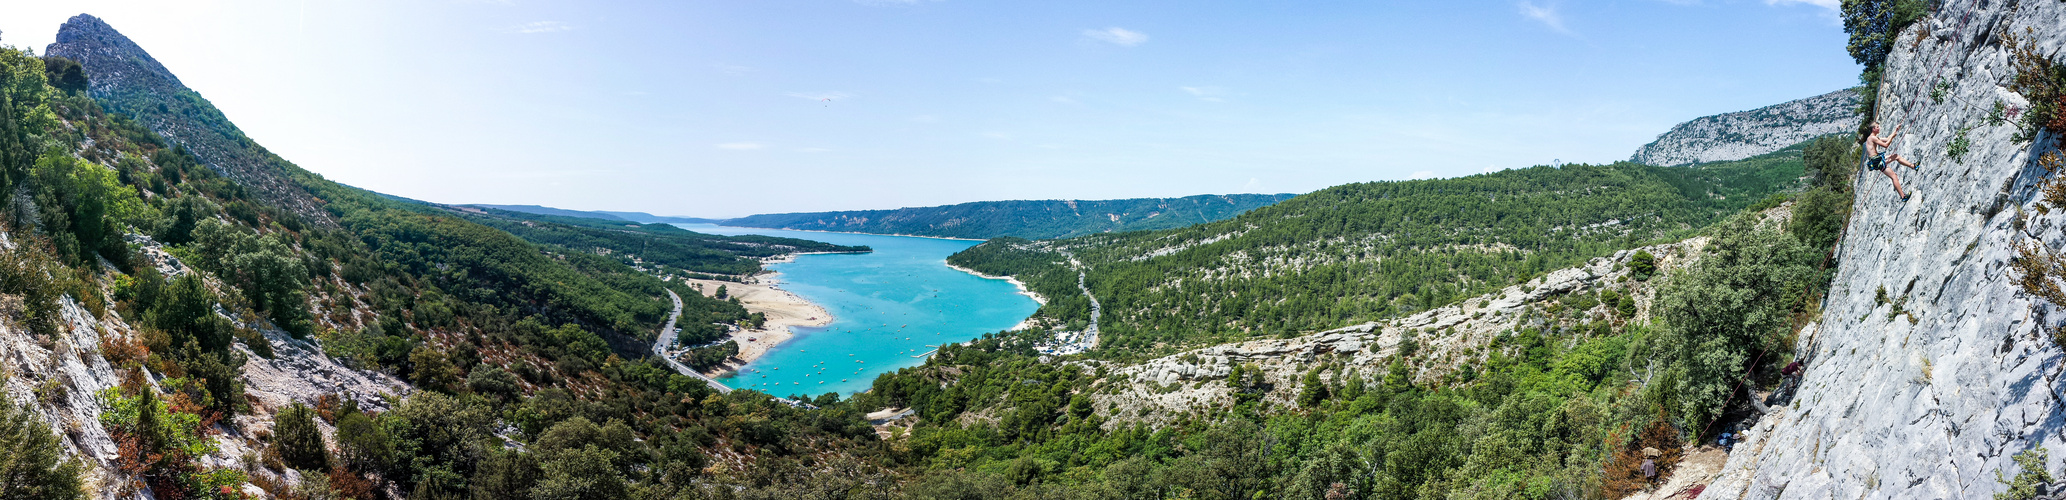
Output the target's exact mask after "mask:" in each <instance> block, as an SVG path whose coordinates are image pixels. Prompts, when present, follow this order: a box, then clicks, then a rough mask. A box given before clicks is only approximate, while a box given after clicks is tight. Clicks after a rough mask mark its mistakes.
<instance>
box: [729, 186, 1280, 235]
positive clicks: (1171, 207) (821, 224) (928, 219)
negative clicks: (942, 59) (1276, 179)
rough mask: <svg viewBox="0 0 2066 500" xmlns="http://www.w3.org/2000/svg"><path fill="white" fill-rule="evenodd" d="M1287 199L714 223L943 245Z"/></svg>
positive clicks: (998, 205) (1092, 228)
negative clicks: (926, 239) (933, 239)
mask: <svg viewBox="0 0 2066 500" xmlns="http://www.w3.org/2000/svg"><path fill="white" fill-rule="evenodd" d="M1290 197H1292V195H1289V194H1228V195H1198V196H1188V197H1183V198H1136V199H1127V200H1013V201H979V202H974V203H962V204H959V205H947V206H939V207H921V208H900V209H896V210H859V211H851V212H814V213H797V214H764V215H752V216H747V217H740V218H737V219H727V220H725V221H723V222H721V223H722V224H724V225H728V226H741V227H765V228H777V229H802V230H810V231H843V232H854V233H876V234H909V235H917V236H939V237H946V238H975V239H988V238H996V237H1003V236H1010V237H1017V238H1031V239H1041V238H1067V237H1072V236H1082V235H1086V234H1097V233H1108V232H1115V231H1145V230H1150V229H1168V228H1175V227H1184V226H1188V225H1192V224H1197V223H1201V222H1211V221H1216V220H1221V219H1226V218H1228V217H1233V216H1235V215H1240V214H1241V213H1242V212H1247V211H1249V210H1253V209H1255V208H1257V207H1264V206H1269V205H1270V204H1272V203H1276V202H1279V201H1283V200H1285V199H1287V198H1290Z"/></svg>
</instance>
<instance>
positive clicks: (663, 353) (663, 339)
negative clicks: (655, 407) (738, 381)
mask: <svg viewBox="0 0 2066 500" xmlns="http://www.w3.org/2000/svg"><path fill="white" fill-rule="evenodd" d="M667 298H669V299H673V300H674V312H671V313H668V314H667V326H662V327H660V336H659V337H658V338H656V339H655V340H653V354H654V355H656V356H659V357H660V359H661V360H664V361H666V362H667V366H672V367H674V371H678V372H681V373H682V374H683V375H688V376H691V377H696V378H700V379H703V383H705V384H710V388H711V389H716V390H717V392H718V393H719V394H725V393H730V392H732V388H730V387H725V385H724V384H720V383H717V381H716V380H711V379H710V377H706V376H703V373H702V372H698V371H696V370H692V369H689V366H688V365H684V364H681V362H680V361H675V360H674V357H673V356H668V355H667V346H671V345H674V322H675V321H677V320H680V319H681V296H680V295H675V293H674V290H668V291H667Z"/></svg>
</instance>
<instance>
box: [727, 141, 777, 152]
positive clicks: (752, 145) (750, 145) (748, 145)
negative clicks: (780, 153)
mask: <svg viewBox="0 0 2066 500" xmlns="http://www.w3.org/2000/svg"><path fill="white" fill-rule="evenodd" d="M766 147H768V145H766V144H761V143H758V142H727V143H723V144H718V145H717V149H730V150H733V151H752V150H755V149H762V148H766Z"/></svg>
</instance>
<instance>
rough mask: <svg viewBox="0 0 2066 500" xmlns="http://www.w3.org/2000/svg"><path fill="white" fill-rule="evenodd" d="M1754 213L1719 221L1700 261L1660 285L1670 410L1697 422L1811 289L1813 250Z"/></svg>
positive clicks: (1775, 341) (1771, 342)
mask: <svg viewBox="0 0 2066 500" xmlns="http://www.w3.org/2000/svg"><path fill="white" fill-rule="evenodd" d="M1755 218H1756V216H1755V214H1744V215H1739V216H1737V217H1735V218H1732V219H1730V220H1729V221H1728V222H1724V223H1723V224H1721V225H1719V226H1717V227H1716V228H1715V231H1714V239H1713V240H1712V241H1710V242H1709V243H1708V246H1707V249H1706V252H1705V255H1703V256H1702V257H1701V259H1700V261H1699V262H1698V263H1696V264H1695V265H1694V266H1693V268H1692V269H1689V270H1686V271H1682V272H1679V273H1677V274H1674V275H1673V276H1672V278H1671V281H1670V282H1669V283H1667V284H1665V286H1664V288H1663V289H1662V290H1660V291H1659V292H1658V301H1657V302H1658V304H1657V310H1658V317H1659V319H1660V320H1662V322H1663V323H1664V324H1665V338H1664V339H1663V341H1664V343H1665V345H1667V346H1669V347H1668V348H1669V349H1671V350H1672V351H1673V357H1672V363H1674V364H1673V365H1672V366H1673V369H1674V370H1675V372H1676V373H1675V374H1676V378H1677V386H1676V387H1675V388H1674V391H1675V392H1676V396H1677V398H1678V401H1679V408H1677V409H1676V410H1677V411H1676V412H1675V413H1677V414H1678V415H1680V416H1681V418H1686V419H1688V420H1686V421H1685V422H1686V423H1688V424H1693V425H1692V426H1695V427H1698V426H1699V425H1698V424H1700V423H1706V422H1707V421H1708V420H1711V419H1713V418H1714V417H1716V416H1717V415H1719V413H1720V411H1721V410H1722V402H1723V401H1724V400H1726V399H1728V398H1729V395H1730V394H1729V392H1730V390H1731V388H1733V387H1735V381H1736V380H1737V379H1738V378H1739V377H1741V376H1742V375H1743V374H1744V370H1745V369H1747V368H1751V367H1750V366H1749V364H1750V363H1751V362H1752V361H1753V359H1752V358H1753V356H1754V355H1755V354H1756V353H1757V352H1761V351H1764V350H1768V349H1770V348H1774V347H1781V346H1780V342H1779V339H1780V337H1779V336H1780V335H1781V334H1784V333H1786V330H1787V328H1788V327H1789V326H1790V325H1791V321H1792V315H1793V312H1794V310H1795V308H1796V307H1798V306H1801V305H1803V304H1804V302H1805V298H1806V297H1807V296H1808V295H1809V294H1812V293H1814V291H1813V290H1812V288H1813V287H1814V286H1815V278H1816V277H1817V273H1815V269H1814V267H1813V266H1814V263H1816V262H1819V261H1820V257H1821V255H1820V254H1819V252H1817V251H1815V250H1814V249H1812V248H1809V247H1808V246H1807V245H1803V244H1801V243H1800V241H1799V240H1796V239H1794V238H1793V236H1792V235H1790V234H1787V233H1784V232H1781V231H1779V230H1778V229H1775V228H1771V227H1761V226H1759V225H1758V224H1757V222H1756V220H1755ZM1765 359H1767V360H1777V359H1779V358H1778V357H1777V356H1768V357H1766V358H1765Z"/></svg>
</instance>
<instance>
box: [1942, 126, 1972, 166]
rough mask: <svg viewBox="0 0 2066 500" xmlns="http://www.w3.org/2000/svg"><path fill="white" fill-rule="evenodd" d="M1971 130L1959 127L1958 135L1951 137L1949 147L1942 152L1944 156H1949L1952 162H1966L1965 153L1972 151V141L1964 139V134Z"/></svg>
mask: <svg viewBox="0 0 2066 500" xmlns="http://www.w3.org/2000/svg"><path fill="white" fill-rule="evenodd" d="M1972 129H1973V128H1972V127H1959V128H1958V134H1957V135H1954V136H1952V138H1951V145H1950V146H1949V147H1947V148H1946V149H1945V150H1944V154H1945V155H1946V156H1950V157H1951V159H1952V161H1956V162H1959V163H1965V162H1966V153H1968V152H1971V151H1972V150H1973V140H1972V139H1969V138H1966V132H1967V131H1971V130H1972Z"/></svg>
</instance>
